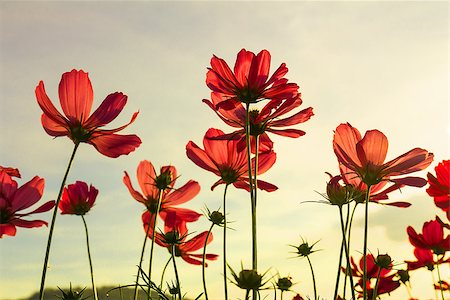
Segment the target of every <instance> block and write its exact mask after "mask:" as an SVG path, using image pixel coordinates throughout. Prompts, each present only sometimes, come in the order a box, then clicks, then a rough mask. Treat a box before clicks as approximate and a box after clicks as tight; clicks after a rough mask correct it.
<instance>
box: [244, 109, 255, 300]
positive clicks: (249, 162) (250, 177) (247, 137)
mask: <svg viewBox="0 0 450 300" xmlns="http://www.w3.org/2000/svg"><path fill="white" fill-rule="evenodd" d="M245 143H246V145H247V165H248V181H249V185H250V202H251V209H252V269H253V270H255V271H257V268H258V258H257V240H256V201H255V196H254V192H255V191H254V183H253V175H252V158H251V153H252V150H251V148H252V145H251V142H250V104H249V103H246V114H245ZM252 295H253V299H254V300H255V299H256V291H253V293H252Z"/></svg>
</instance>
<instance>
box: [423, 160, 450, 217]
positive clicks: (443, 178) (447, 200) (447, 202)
mask: <svg viewBox="0 0 450 300" xmlns="http://www.w3.org/2000/svg"><path fill="white" fill-rule="evenodd" d="M434 170H435V171H436V177H435V176H434V175H433V174H431V173H428V174H427V177H428V183H429V184H430V186H429V187H428V188H427V193H428V195H430V196H431V197H433V198H434V204H436V206H437V207H439V208H440V209H442V210H443V211H445V212H446V213H447V219H449V220H450V160H443V161H441V162H440V163H439V164H438V165H437V166H436V167H435V168H434Z"/></svg>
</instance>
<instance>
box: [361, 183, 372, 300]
mask: <svg viewBox="0 0 450 300" xmlns="http://www.w3.org/2000/svg"><path fill="white" fill-rule="evenodd" d="M370 188H371V185H370V184H368V185H367V194H366V203H365V209H364V248H363V261H364V262H363V300H367V287H366V285H367V282H366V281H367V239H368V229H369V201H370Z"/></svg>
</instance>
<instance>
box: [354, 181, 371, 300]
mask: <svg viewBox="0 0 450 300" xmlns="http://www.w3.org/2000/svg"><path fill="white" fill-rule="evenodd" d="M371 187H372V186H371V185H370V184H367V194H366V201H365V206H364V248H363V260H364V263H363V300H367V287H366V286H367V239H368V228H369V201H370V189H371ZM352 288H353V287H352Z"/></svg>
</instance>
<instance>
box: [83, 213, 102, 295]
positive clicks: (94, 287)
mask: <svg viewBox="0 0 450 300" xmlns="http://www.w3.org/2000/svg"><path fill="white" fill-rule="evenodd" d="M81 219H82V220H83V224H84V231H85V232H86V246H87V254H88V258H89V270H90V272H91V283H92V291H93V293H94V300H98V295H97V288H96V286H95V281H94V268H93V266H92V258H91V250H90V248H89V234H88V228H87V224H86V220H85V219H84V215H81Z"/></svg>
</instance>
